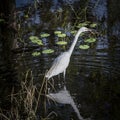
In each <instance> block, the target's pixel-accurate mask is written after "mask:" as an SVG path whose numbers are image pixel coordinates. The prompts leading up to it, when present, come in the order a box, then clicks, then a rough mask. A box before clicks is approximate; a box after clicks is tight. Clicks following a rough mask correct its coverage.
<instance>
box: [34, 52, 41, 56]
mask: <svg viewBox="0 0 120 120" xmlns="http://www.w3.org/2000/svg"><path fill="white" fill-rule="evenodd" d="M40 54H41V53H40V52H33V53H32V56H39V55H40Z"/></svg>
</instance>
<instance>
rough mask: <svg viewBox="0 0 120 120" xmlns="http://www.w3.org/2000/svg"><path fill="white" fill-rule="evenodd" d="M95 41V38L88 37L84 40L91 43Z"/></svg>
mask: <svg viewBox="0 0 120 120" xmlns="http://www.w3.org/2000/svg"><path fill="white" fill-rule="evenodd" d="M95 41H96V39H95V38H88V39H86V40H85V42H87V43H93V42H95Z"/></svg>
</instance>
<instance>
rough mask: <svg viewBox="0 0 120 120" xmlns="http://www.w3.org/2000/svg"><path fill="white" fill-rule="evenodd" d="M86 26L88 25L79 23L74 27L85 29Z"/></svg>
mask: <svg viewBox="0 0 120 120" xmlns="http://www.w3.org/2000/svg"><path fill="white" fill-rule="evenodd" d="M87 25H88V23H86V22H84V23H79V24H78V25H77V26H76V27H77V28H81V27H85V26H87Z"/></svg>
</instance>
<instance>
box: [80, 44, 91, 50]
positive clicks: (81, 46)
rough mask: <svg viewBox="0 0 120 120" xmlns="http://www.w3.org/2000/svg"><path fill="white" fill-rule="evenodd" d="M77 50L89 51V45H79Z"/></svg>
mask: <svg viewBox="0 0 120 120" xmlns="http://www.w3.org/2000/svg"><path fill="white" fill-rule="evenodd" d="M79 48H80V49H83V50H86V49H89V48H90V46H89V45H80V46H79Z"/></svg>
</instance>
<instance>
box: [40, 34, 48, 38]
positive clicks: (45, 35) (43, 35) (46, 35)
mask: <svg viewBox="0 0 120 120" xmlns="http://www.w3.org/2000/svg"><path fill="white" fill-rule="evenodd" d="M49 36H50V34H48V33H41V34H40V37H41V38H46V37H49Z"/></svg>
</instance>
